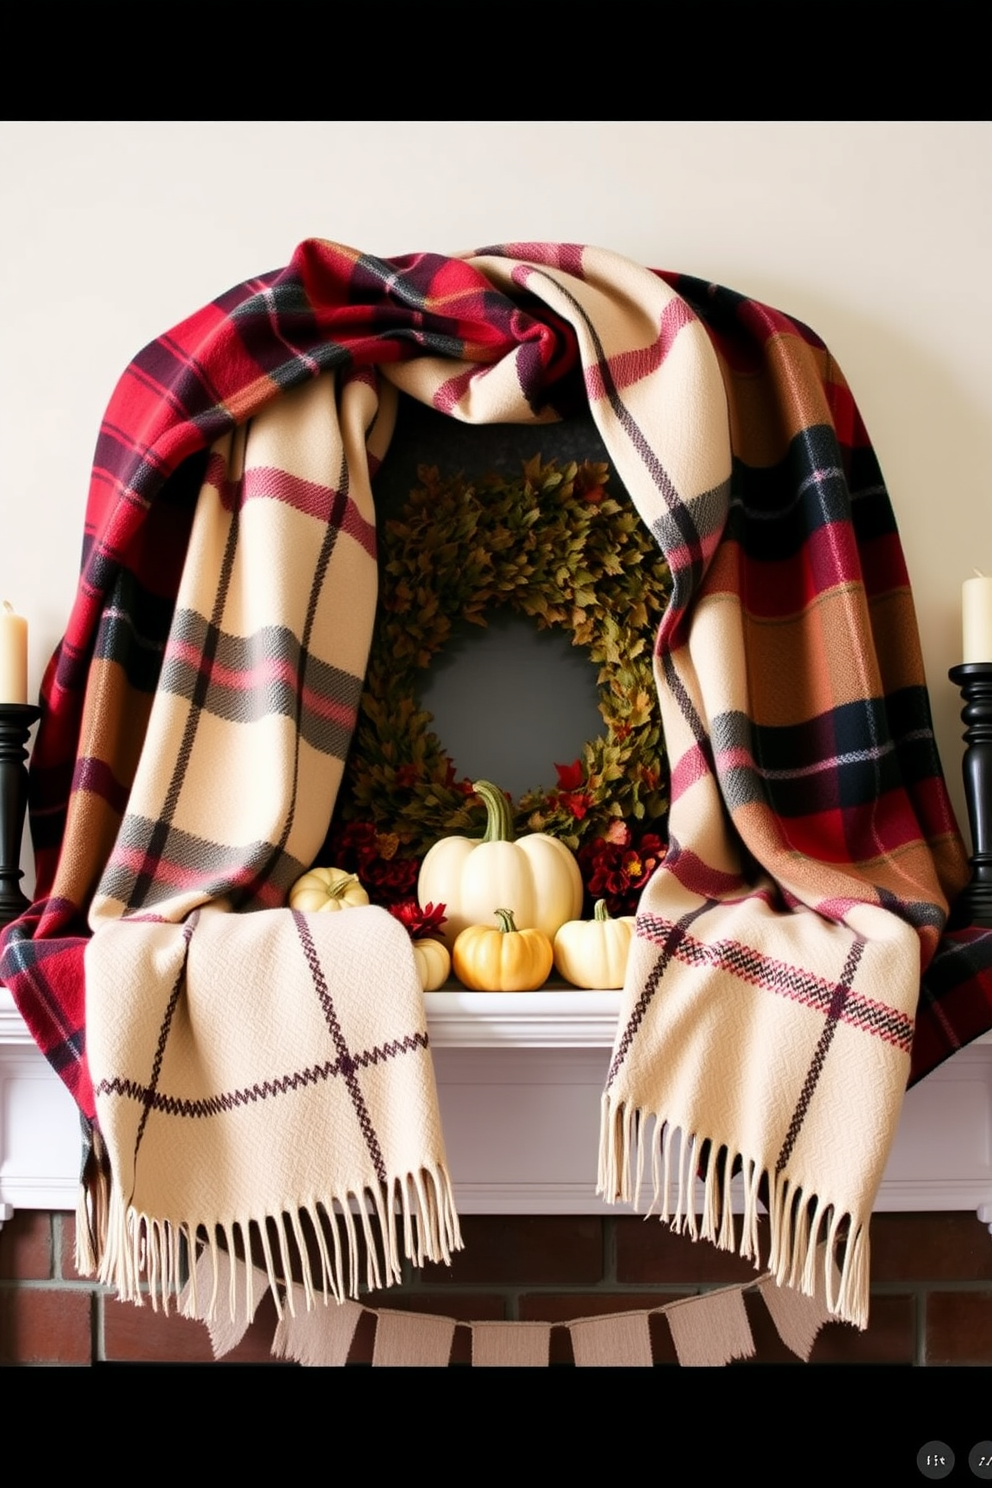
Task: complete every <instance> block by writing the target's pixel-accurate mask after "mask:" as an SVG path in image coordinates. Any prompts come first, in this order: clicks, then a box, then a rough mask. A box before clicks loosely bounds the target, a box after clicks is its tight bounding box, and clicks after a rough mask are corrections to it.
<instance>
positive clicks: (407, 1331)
mask: <svg viewBox="0 0 992 1488" xmlns="http://www.w3.org/2000/svg"><path fill="white" fill-rule="evenodd" d="M454 1337H455V1322H454V1319H453V1318H445V1317H432V1316H430V1315H428V1314H425V1313H412V1312H394V1311H391V1310H389V1309H388V1308H385V1307H381V1308H380V1309H379V1311H378V1312H377V1313H376V1327H375V1348H374V1350H373V1353H372V1367H373V1369H382V1368H387V1369H397V1368H435V1369H443V1368H444V1367H445V1366H446V1365H447V1364H448V1362H449V1360H450V1358H451V1345H452V1342H453V1341H454Z"/></svg>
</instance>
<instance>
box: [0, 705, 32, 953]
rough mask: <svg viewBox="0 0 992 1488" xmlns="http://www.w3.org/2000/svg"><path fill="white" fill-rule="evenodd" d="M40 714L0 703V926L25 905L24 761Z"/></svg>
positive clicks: (26, 799) (29, 706) (6, 923)
mask: <svg viewBox="0 0 992 1488" xmlns="http://www.w3.org/2000/svg"><path fill="white" fill-rule="evenodd" d="M40 717H41V709H40V708H36V707H35V706H34V704H33V703H0V926H3V925H9V924H10V922H11V920H16V919H17V917H18V915H20V914H23V912H24V911H25V910H26V909H27V907H28V900H27V899H25V897H24V895H23V894H22V893H21V890H20V888H19V884H20V880H21V879H22V878H23V877H24V874H23V872H22V871H21V836H22V834H23V832H24V813H25V811H26V810H27V805H28V772H27V769H26V767H25V764H24V761H25V760H26V759H27V757H28V752H27V749H26V747H25V746H26V745H27V742H28V734H29V733H30V731H31V725H32V724H33V723H34V722H35V720H36V719H38V718H40Z"/></svg>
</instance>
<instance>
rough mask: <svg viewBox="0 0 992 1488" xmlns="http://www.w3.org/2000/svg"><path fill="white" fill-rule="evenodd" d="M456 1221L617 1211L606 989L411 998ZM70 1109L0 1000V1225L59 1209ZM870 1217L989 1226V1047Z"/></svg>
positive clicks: (615, 1001) (71, 1160) (69, 1191)
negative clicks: (608, 1132) (420, 1019)
mask: <svg viewBox="0 0 992 1488" xmlns="http://www.w3.org/2000/svg"><path fill="white" fill-rule="evenodd" d="M426 1003H427V1027H428V1032H429V1034H430V1040H431V1045H432V1047H433V1050H434V1062H435V1069H436V1072H437V1081H438V1093H439V1098H440V1103H441V1117H442V1122H443V1125H444V1132H445V1140H446V1143H447V1148H448V1158H449V1163H450V1166H451V1171H452V1175H453V1178H454V1185H455V1197H456V1202H457V1204H458V1207H459V1210H460V1211H461V1213H463V1214H609V1213H617V1212H625V1211H624V1210H623V1209H622V1208H619V1207H618V1208H612V1207H610V1206H607V1205H605V1204H603V1202H602V1201H601V1200H600V1199H598V1198H597V1197H596V1193H595V1188H596V1182H595V1178H596V1158H597V1151H598V1140H599V1106H600V1096H601V1093H602V1089H603V1084H604V1081H605V1078H606V1072H607V1067H608V1063H609V1053H610V1049H611V1047H612V1044H613V1036H614V1032H615V1029H616V1023H617V1017H618V1014H619V1009H620V993H619V992H579V991H576V990H575V989H574V988H568V987H562V988H560V989H545V990H542V991H540V992H528V993H516V994H512V993H496V992H466V991H463V990H460V989H458V990H444V991H440V992H429V993H428V994H427V996H426ZM78 1157H79V1127H78V1121H77V1119H76V1112H75V1107H74V1105H73V1103H72V1101H71V1099H70V1097H69V1095H68V1094H67V1092H66V1091H65V1089H64V1088H63V1086H62V1084H61V1082H60V1081H59V1080H58V1078H57V1076H56V1075H55V1074H54V1073H53V1072H52V1071H51V1069H50V1068H49V1066H48V1064H47V1062H46V1061H45V1059H44V1058H43V1057H42V1055H41V1054H40V1053H39V1052H38V1050H37V1049H36V1048H35V1045H34V1043H33V1041H32V1039H31V1037H30V1035H29V1033H28V1031H27V1029H26V1028H25V1026H24V1023H23V1021H22V1019H21V1017H20V1015H19V1013H18V1012H17V1009H16V1008H15V1006H14V1002H13V998H12V997H11V995H10V993H9V992H8V991H7V990H6V989H5V988H3V987H0V1223H2V1221H3V1219H5V1218H9V1217H10V1215H11V1214H12V1213H13V1212H14V1211H15V1210H16V1209H18V1208H30V1209H74V1208H75V1204H76V1183H77V1170H78ZM875 1207H876V1209H877V1210H888V1211H906V1210H947V1209H963V1210H972V1211H974V1212H975V1213H976V1214H977V1215H978V1217H979V1218H980V1219H981V1220H982V1221H983V1222H984V1223H985V1224H987V1225H989V1226H990V1227H992V1035H986V1036H985V1037H984V1038H982V1039H979V1040H977V1041H976V1042H975V1043H973V1044H971V1045H969V1046H968V1047H967V1048H965V1049H962V1050H961V1051H960V1053H958V1054H956V1055H955V1056H954V1057H953V1058H952V1059H949V1060H948V1061H947V1062H946V1063H945V1064H943V1065H942V1066H941V1067H940V1068H939V1069H937V1070H935V1071H934V1072H933V1074H931V1075H930V1076H928V1078H927V1079H926V1080H924V1081H922V1083H921V1084H919V1085H918V1086H916V1087H915V1088H914V1089H913V1090H911V1091H910V1092H909V1094H908V1095H907V1097H906V1100H905V1104H904V1106H903V1112H902V1118H901V1121H900V1125H899V1131H898V1134H897V1137H896V1142H895V1145H894V1147H893V1151H892V1154H891V1157H890V1160H889V1164H888V1167H887V1168H886V1171H885V1176H884V1178H883V1180H882V1185H881V1189H880V1191H879V1195H878V1200H877V1203H876V1206H875Z"/></svg>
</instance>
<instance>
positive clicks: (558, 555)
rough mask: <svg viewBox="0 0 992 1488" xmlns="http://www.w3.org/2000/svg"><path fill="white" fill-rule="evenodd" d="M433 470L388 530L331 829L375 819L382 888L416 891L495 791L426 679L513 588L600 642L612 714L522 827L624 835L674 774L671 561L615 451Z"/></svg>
mask: <svg viewBox="0 0 992 1488" xmlns="http://www.w3.org/2000/svg"><path fill="white" fill-rule="evenodd" d="M418 476H419V479H420V481H421V485H419V486H418V487H416V488H415V489H414V490H413V491H411V493H410V496H409V499H408V500H407V502H406V503H405V505H404V507H403V510H402V513H401V515H400V517H398V518H395V519H393V520H391V521H389V522H387V523H386V524H385V528H384V532H383V533H382V535H381V558H380V565H381V573H382V582H381V592H380V603H379V615H378V618H377V622H376V628H375V634H374V637H373V641H372V651H371V655H370V657H369V665H368V671H367V674H366V682H365V690H364V693H363V696H362V701H361V708H360V713H359V722H358V727H357V730H356V733H355V739H354V742H353V745H352V749H351V753H350V755H349V758H348V763H347V766H346V770H345V778H344V781H343V784H342V789H341V793H340V796H339V801H338V809H337V812H336V815H335V820H334V824H333V825H332V829H331V832H330V834H329V838H328V843H329V845H330V848H331V850H332V851H333V852H334V853H335V854H336V857H335V861H343V860H344V859H345V858H346V857H347V856H348V853H349V850H350V851H351V852H352V853H354V851H355V848H356V845H357V838H356V828H357V830H358V831H360V832H365V833H367V834H368V833H374V835H375V838H376V842H377V844H378V856H379V858H380V859H382V860H386V865H388V866H386V865H384V871H383V872H382V873H380V874H379V875H378V878H379V880H380V881H379V882H373V883H372V886H371V887H372V893H373V897H374V898H375V897H376V894H375V890H376V888H379V889H381V890H383V892H382V894H381V896H380V897H381V898H382V899H384V900H386V901H388V900H389V899H390V898H396V897H402V895H403V893H405V892H407V891H408V889H409V884H410V882H411V881H412V880H413V879H415V868H414V864H415V863H419V860H420V859H421V858H422V857H423V855H424V853H425V852H426V851H427V850H428V848H429V847H431V846H432V845H433V843H435V842H436V841H437V840H438V838H439V837H442V836H445V835H446V834H448V833H451V832H464V833H468V834H469V835H474V834H476V833H478V834H479V835H481V833H482V831H483V829H484V826H485V811H484V808H483V807H482V805H481V803H480V802H479V801H478V800H477V799H476V798H475V797H474V796H473V795H472V785H471V782H470V781H469V780H467V779H464V778H462V779H460V778H458V777H457V775H456V771H455V765H454V761H453V760H452V759H451V757H450V755H449V754H448V753H447V752H446V751H445V749H444V746H443V744H442V743H441V740H440V739H439V738H438V736H437V734H436V733H434V732H433V731H432V730H431V728H430V725H431V723H432V721H433V720H432V715H431V714H430V713H429V712H427V711H426V710H425V709H423V708H422V707H421V706H420V704H419V702H418V696H417V694H418V684H419V682H420V680H421V678H422V675H423V673H424V672H425V671H426V669H427V668H428V667H429V666H430V664H431V662H432V660H433V659H434V657H436V656H437V655H438V653H439V652H440V651H441V650H442V649H443V647H444V646H445V645H446V644H447V643H448V642H449V640H451V638H452V634H453V631H454V628H455V626H456V624H457V623H458V622H468V623H469V624H472V625H478V626H480V627H485V626H486V624H487V620H486V616H487V614H488V613H489V611H491V610H493V609H495V608H497V607H498V606H502V605H507V606H509V607H510V608H511V609H512V610H513V611H515V612H516V613H517V614H519V615H524V616H528V617H529V618H530V619H532V620H533V621H534V622H535V623H536V625H537V628H538V629H539V630H545V629H548V628H550V627H553V626H558V627H560V628H561V629H562V630H564V631H565V632H566V633H568V634H569V635H570V636H571V639H572V644H573V645H575V646H585V647H586V648H587V650H588V653H589V658H590V660H591V661H592V662H593V664H594V665H595V666H596V667H597V668H598V677H597V682H598V686H599V710H600V713H601V714H602V716H603V721H604V724H605V732H604V733H603V734H602V735H601V736H600V737H599V738H597V739H593V740H591V741H589V742H588V743H586V744H585V745H584V747H583V749H582V754H581V756H580V757H579V758H578V759H577V760H576V761H575V762H574V764H570V765H567V766H557V767H556V768H557V770H558V777H559V778H558V785H557V786H556V787H554V788H551V789H548V788H546V787H538V788H535V789H534V790H528V791H527V792H526V793H525V794H524V795H522V796H521V797H520V798H519V800H518V801H516V802H514V824H515V826H516V828H517V830H518V831H540V832H548V833H550V834H551V835H553V836H556V837H560V838H561V839H562V841H564V842H565V843H566V844H567V845H568V846H569V847H570V848H572V849H573V851H574V850H577V849H578V848H580V846H581V845H582V844H583V843H591V842H592V841H593V840H595V839H597V838H600V839H605V838H607V835H608V834H610V839H611V840H612V841H614V842H619V841H622V840H623V836H622V835H621V834H619V833H618V828H619V827H620V826H621V825H622V824H625V825H626V826H627V827H628V828H631V827H633V828H635V830H636V824H638V823H640V824H642V825H647V824H649V823H650V824H651V825H652V826H654V827H656V828H657V827H660V826H661V825H662V821H663V818H664V815H665V812H666V810H667V804H668V798H667V774H666V770H665V758H664V741H663V738H662V734H661V723H660V719H659V716H658V709H657V700H656V692H655V685H654V680H653V676H652V655H653V648H654V639H655V634H656V632H657V629H658V622H659V620H660V617H661V614H662V611H663V609H664V607H665V604H666V603H667V600H668V595H669V593H670V588H671V578H670V574H669V571H668V567H667V565H666V564H665V562H664V560H663V559H662V558H661V556H660V554H659V552H658V549H657V547H656V545H655V543H654V542H653V541H652V539H651V536H650V534H649V533H648V532H647V530H646V529H645V527H644V525H643V523H642V522H641V520H640V518H639V517H638V515H637V513H636V512H635V510H634V507H633V505H632V504H631V502H630V501H629V499H628V498H627V497H626V495H625V494H624V495H623V496H622V497H615V496H613V495H608V494H607V492H606V485H607V482H608V480H609V468H608V466H607V465H606V463H605V462H604V463H593V462H589V461H587V462H584V463H583V464H582V465H577V464H575V463H574V462H571V463H569V464H567V465H565V466H564V467H562V468H559V466H558V464H557V462H555V461H553V460H552V461H549V462H548V463H547V464H544V463H542V461H541V458H540V456H535V457H534V459H532V460H530V461H529V462H528V463H526V464H525V465H524V466H523V470H522V473H521V474H520V475H518V476H516V477H510V478H506V477H502V476H499V475H496V474H492V475H488V476H485V477H483V478H482V479H480V480H479V481H478V482H477V483H476V484H472V483H469V482H467V481H466V480H465V479H464V478H463V476H461V475H455V476H451V477H442V476H441V475H440V474H439V473H438V470H437V468H436V467H428V466H421V467H419V469H418ZM349 824H351V825H349ZM626 839H627V840H629V839H630V832H629V831H628V832H627V833H626ZM361 857H362V854H361V852H359V858H361ZM367 861H368V855H367V854H366V865H367ZM404 869H406V870H408V871H404ZM390 870H391V871H390ZM359 871H361V868H360V869H359ZM373 877H375V876H374V875H373ZM391 888H392V889H394V890H395V891H396V892H395V893H393V894H391V893H390V889H391Z"/></svg>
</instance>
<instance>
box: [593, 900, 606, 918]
mask: <svg viewBox="0 0 992 1488" xmlns="http://www.w3.org/2000/svg"><path fill="white" fill-rule="evenodd" d="M592 917H593V919H594V920H608V919H609V918H610V912H609V910H608V909H607V907H606V900H605V899H597V900H596V908H595V909H594V910H593V912H592Z"/></svg>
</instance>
